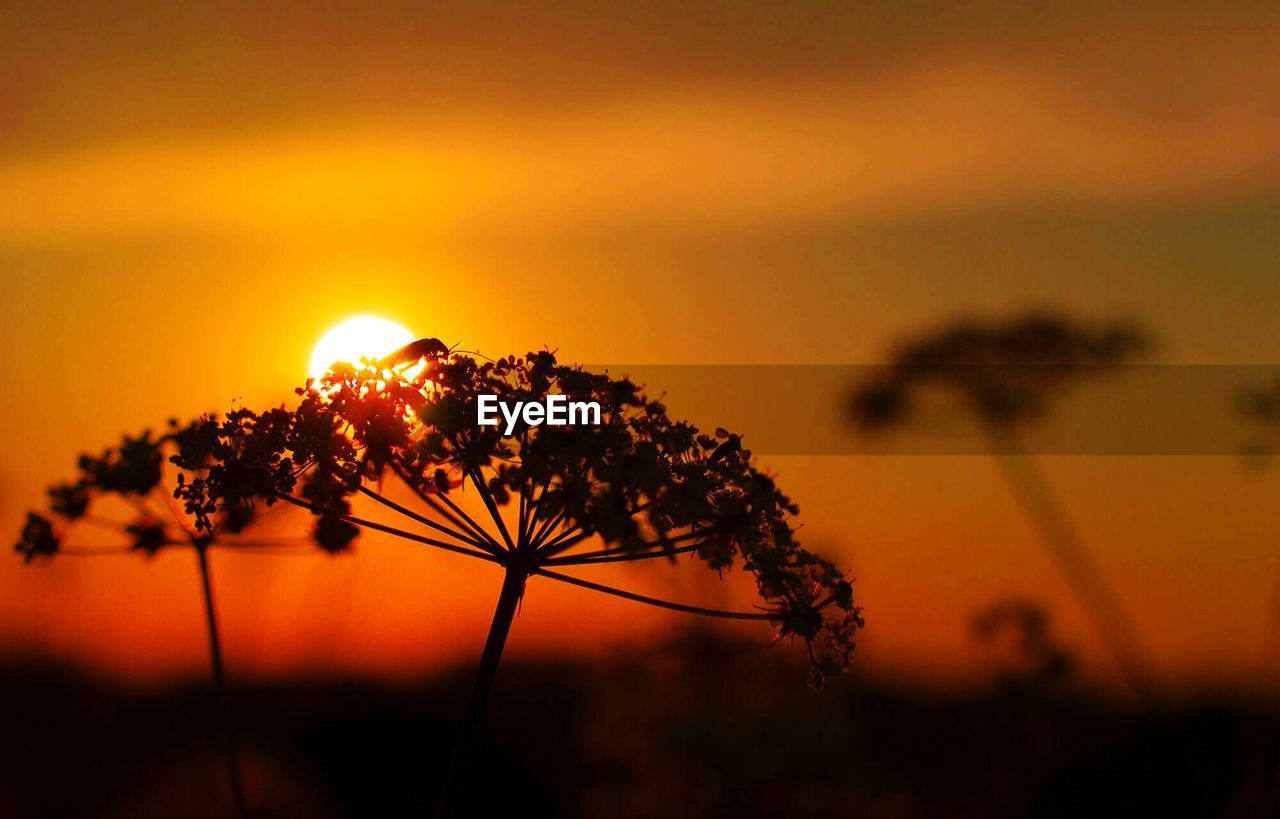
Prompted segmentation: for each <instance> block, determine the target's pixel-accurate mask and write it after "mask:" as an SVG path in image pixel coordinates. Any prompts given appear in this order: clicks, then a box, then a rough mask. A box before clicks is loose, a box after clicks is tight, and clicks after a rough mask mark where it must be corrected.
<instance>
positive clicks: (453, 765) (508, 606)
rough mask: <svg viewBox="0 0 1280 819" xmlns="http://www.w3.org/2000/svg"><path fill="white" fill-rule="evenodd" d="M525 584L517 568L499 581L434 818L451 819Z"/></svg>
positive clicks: (508, 570) (509, 571) (509, 570)
mask: <svg viewBox="0 0 1280 819" xmlns="http://www.w3.org/2000/svg"><path fill="white" fill-rule="evenodd" d="M524 581H525V576H524V572H522V571H521V570H519V569H513V568H508V569H507V573H506V576H505V577H504V578H503V581H502V591H501V593H500V594H499V595H498V606H497V608H496V609H494V612H493V623H492V624H491V625H490V626H489V637H488V639H486V640H485V643H484V653H483V654H482V655H481V656H480V667H479V668H478V669H477V670H476V681H475V685H474V686H473V687H472V689H471V701H470V702H468V703H467V713H466V715H465V716H464V717H463V719H462V726H461V727H460V728H459V729H458V739H457V742H456V743H455V744H454V746H453V756H452V757H451V758H450V759H449V770H448V773H446V774H445V781H444V788H443V789H442V790H441V792H440V802H439V804H438V806H437V808H436V816H437V819H451V817H452V816H453V815H454V813H455V811H456V810H457V808H458V799H459V798H460V796H461V793H462V790H463V785H464V784H465V781H466V777H467V773H468V771H469V769H470V767H471V759H472V757H473V756H474V755H475V750H476V745H477V744H478V742H479V739H480V726H481V724H482V722H483V717H484V708H485V703H486V702H487V701H488V699H489V692H490V691H491V690H492V689H493V681H494V679H495V678H496V677H497V676H498V663H499V661H500V660H501V659H502V649H503V648H504V647H505V646H506V644H507V634H508V633H510V631H511V621H512V620H513V619H515V615H516V609H517V608H519V606H520V597H521V595H523V594H524Z"/></svg>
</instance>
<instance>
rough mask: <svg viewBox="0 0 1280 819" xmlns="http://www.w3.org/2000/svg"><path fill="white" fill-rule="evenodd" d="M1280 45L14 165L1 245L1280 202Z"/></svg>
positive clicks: (358, 123) (977, 57) (913, 58)
mask: <svg viewBox="0 0 1280 819" xmlns="http://www.w3.org/2000/svg"><path fill="white" fill-rule="evenodd" d="M1274 41H1275V38H1274V32H1272V31H1257V32H1252V33H1250V32H1231V31H1223V32H1217V33H1212V32H1210V33H1205V34H1202V35H1194V36H1192V35H1184V36H1174V35H1150V34H1142V33H1138V34H1124V35H1117V36H1110V37H1104V36H1090V37H1084V38H1075V39H1063V40H1061V41H1054V42H1048V43H1022V44H1004V45H1002V46H1000V47H994V46H993V47H986V48H982V47H977V46H975V45H974V44H972V43H969V44H951V45H947V46H939V47H937V48H933V49H928V50H921V49H916V50H912V51H911V52H909V53H903V54H898V55H896V56H894V57H893V59H888V58H885V59H883V60H879V61H875V60H872V61H864V62H862V63H859V64H858V65H857V66H856V67H855V66H852V65H847V64H846V65H836V66H830V65H828V66H825V67H822V66H812V65H809V66H807V67H806V70H805V71H804V72H802V73H799V74H795V75H789V76H785V77H782V76H777V77H764V76H761V75H760V74H758V73H757V74H750V75H746V76H744V77H743V78H741V79H735V80H725V79H712V78H708V77H705V76H704V77H702V78H701V79H700V80H698V81H696V82H695V81H689V82H685V83H665V82H657V81H655V82H654V83H652V84H651V87H645V86H629V87H628V88H627V90H626V92H625V93H619V94H617V95H615V96H607V97H595V98H593V99H592V100H591V101H590V103H589V104H586V103H584V104H579V105H570V106H555V107H549V108H545V109H540V108H538V107H537V106H532V107H530V106H505V105H495V104H493V101H492V100H489V101H487V102H486V101H485V100H484V99H480V100H479V101H478V102H477V104H476V105H473V106H470V107H466V106H457V105H451V106H446V107H444V108H439V107H432V106H427V105H419V106H412V105H407V106H405V107H403V108H399V109H397V110H395V111H394V112H391V111H382V112H379V113H369V112H367V111H357V110H353V109H337V110H332V111H328V112H327V115H326V116H323V117H318V116H315V115H311V116H306V117H300V118H297V119H294V120H274V121H271V122H262V123H259V124H256V125H255V124H242V125H240V126H237V127H236V128H233V129H222V130H210V131H207V132H205V131H197V132H194V133H187V134H185V135H184V134H182V133H175V132H173V131H168V130H166V131H160V132H147V131H145V130H144V131H143V132H139V133H134V134H128V135H125V136H114V137H112V138H110V139H103V140H97V141H95V140H90V141H88V142H87V143H83V144H76V145H69V146H65V147H61V148H53V149H50V150H47V151H43V152H42V151H34V152H33V151H31V150H24V151H21V152H17V151H10V152H9V153H8V154H7V155H6V154H3V153H0V242H4V243H6V244H11V245H12V244H23V243H28V242H38V243H43V242H52V243H56V242H59V241H66V240H80V239H85V238H94V237H102V236H116V235H133V234H144V233H152V232H177V233H183V232H200V231H211V230H219V231H221V230H228V229H229V230H233V231H245V232H250V233H266V234H291V233H295V232H313V231H325V232H330V231H334V230H355V231H362V232H363V231H373V232H385V233H394V234H411V235H423V234H425V235H433V234H442V235H451V234H469V233H489V234H492V233H498V234H503V235H520V234H523V233H526V232H535V233H544V234H545V233H574V232H579V231H593V230H606V231H607V230H649V229H656V230H665V231H690V232H698V231H707V230H725V229H728V230H736V229H751V228H754V227H758V226H762V225H778V224H791V223H801V224H803V223H813V222H821V221H825V220H834V219H841V220H846V221H847V220H850V219H852V220H854V221H857V220H859V219H865V220H881V219H890V218H894V217H896V216H901V215H904V214H912V213H917V212H922V211H923V212H933V211H955V210H964V209H972V208H979V209H980V208H986V207H991V206H1002V205H1008V204H1010V203H1013V204H1016V203H1019V202H1027V201H1040V202H1043V201H1063V200H1068V201H1073V202H1085V203H1090V204H1094V205H1097V206H1103V207H1107V206H1116V205H1120V206H1127V205H1132V204H1135V203H1136V204H1143V203H1152V202H1154V203H1167V202H1174V203H1187V202H1200V201H1206V200H1210V201H1217V200H1230V199H1233V198H1243V197H1251V196H1256V195H1261V194H1265V193H1268V192H1271V191H1274V190H1276V189H1277V188H1280V107H1277V106H1276V105H1275V104H1274V100H1275V99H1278V98H1280V56H1277V52H1276V51H1275V49H1274V48H1273V45H1274Z"/></svg>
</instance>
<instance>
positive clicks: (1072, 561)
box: [990, 428, 1158, 705]
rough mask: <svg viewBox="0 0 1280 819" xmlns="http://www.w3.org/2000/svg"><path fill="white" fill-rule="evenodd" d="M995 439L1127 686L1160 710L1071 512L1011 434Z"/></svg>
mask: <svg viewBox="0 0 1280 819" xmlns="http://www.w3.org/2000/svg"><path fill="white" fill-rule="evenodd" d="M990 434H991V438H992V442H993V447H992V454H993V455H994V457H995V460H996V463H997V464H998V465H999V466H1000V471H1001V474H1002V475H1003V476H1004V478H1005V480H1006V481H1007V483H1008V484H1009V488H1010V489H1011V490H1012V491H1013V494H1014V496H1015V497H1016V498H1017V499H1018V501H1019V502H1020V503H1021V504H1022V507H1023V509H1025V510H1026V512H1027V515H1028V516H1029V517H1030V518H1031V523H1032V525H1033V526H1034V527H1035V528H1036V530H1037V532H1038V533H1039V535H1040V542H1041V543H1042V545H1043V546H1044V548H1045V551H1046V552H1047V553H1048V555H1049V559H1050V560H1052V561H1053V563H1054V565H1055V566H1056V567H1057V569H1058V571H1059V573H1060V574H1061V575H1062V577H1063V578H1064V579H1065V580H1066V582H1067V585H1068V587H1069V588H1070V589H1071V592H1072V593H1073V594H1074V595H1075V597H1076V600H1077V602H1079V604H1080V606H1081V608H1083V609H1084V611H1085V613H1086V614H1087V615H1088V616H1089V617H1090V619H1092V620H1093V624H1094V627H1095V628H1096V629H1097V630H1098V633H1099V635H1100V636H1101V637H1102V641H1103V643H1104V644H1105V645H1106V647H1107V650H1108V651H1109V652H1110V653H1111V655H1112V657H1114V658H1115V661H1116V664H1117V665H1118V666H1119V667H1120V671H1121V673H1122V674H1123V675H1124V678H1125V682H1126V683H1127V684H1128V685H1129V687H1130V689H1131V690H1132V691H1133V692H1134V694H1135V695H1136V696H1137V697H1138V698H1139V699H1140V700H1142V701H1143V702H1144V703H1146V704H1148V705H1155V704H1157V703H1158V696H1157V688H1156V685H1155V683H1154V682H1153V678H1152V676H1151V673H1150V670H1149V669H1150V664H1149V662H1148V661H1147V659H1146V652H1145V650H1144V648H1143V643H1142V640H1141V639H1140V638H1139V636H1138V631H1137V629H1136V628H1135V627H1134V625H1133V622H1132V621H1131V620H1130V619H1129V616H1128V614H1126V612H1125V610H1124V606H1123V605H1121V603H1120V596H1119V595H1118V594H1117V593H1116V592H1115V590H1114V589H1113V588H1112V587H1111V584H1110V583H1108V582H1107V579H1106V576H1105V575H1104V574H1103V572H1102V570H1101V569H1100V568H1099V567H1098V564H1097V562H1096V561H1095V560H1094V557H1093V555H1092V553H1091V552H1090V551H1089V548H1088V546H1086V545H1085V542H1084V539H1083V538H1082V537H1081V536H1080V533H1079V532H1078V531H1077V529H1076V527H1075V525H1074V524H1073V522H1072V521H1071V518H1070V516H1069V515H1068V514H1067V510H1066V508H1065V507H1064V506H1063V504H1062V503H1061V501H1059V500H1058V497H1057V495H1056V494H1055V493H1054V491H1053V488H1052V487H1051V486H1050V484H1049V482H1048V481H1047V480H1046V479H1045V477H1044V475H1043V474H1042V473H1041V472H1040V469H1039V468H1038V467H1037V465H1036V462H1035V460H1034V459H1033V458H1032V457H1031V455H1030V454H1028V453H1027V452H1025V451H1024V450H1023V448H1022V446H1021V444H1020V442H1019V441H1018V438H1017V436H1016V435H1015V434H1014V433H1013V432H1012V431H1011V430H1008V429H1003V428H992V429H990Z"/></svg>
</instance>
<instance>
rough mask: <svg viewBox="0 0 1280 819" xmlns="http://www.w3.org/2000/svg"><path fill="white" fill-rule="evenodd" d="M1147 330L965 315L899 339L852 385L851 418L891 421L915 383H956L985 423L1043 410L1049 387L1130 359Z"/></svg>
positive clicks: (1043, 316) (1047, 316) (866, 422)
mask: <svg viewBox="0 0 1280 819" xmlns="http://www.w3.org/2000/svg"><path fill="white" fill-rule="evenodd" d="M1148 344H1149V342H1148V340H1147V337H1146V336H1145V335H1144V334H1143V333H1142V332H1141V331H1140V330H1138V329H1137V328H1135V327H1132V326H1129V325H1125V324H1112V325H1106V326H1101V327H1090V326H1087V325H1083V324H1079V323H1076V322H1073V321H1071V320H1069V319H1067V318H1066V317H1064V316H1061V315H1058V314H1054V313H1048V312H1044V313H1032V314H1030V315H1027V316H1023V317H1020V318H1016V319H1013V320H1010V321H1007V322H983V321H977V320H966V321H960V322H957V323H956V324H954V325H951V326H950V327H946V328H943V329H942V330H940V331H938V332H935V333H931V334H928V335H925V336H923V337H921V338H919V339H917V340H915V341H911V342H908V343H907V344H904V345H903V346H901V347H900V348H898V350H897V351H896V352H895V353H894V354H893V355H892V356H891V358H890V361H889V364H888V366H887V369H886V371H885V372H884V373H883V374H882V375H880V376H879V377H877V378H876V379H874V380H872V381H871V382H870V383H867V384H862V385H859V387H858V389H857V391H856V392H855V393H854V395H853V398H852V400H851V404H850V409H851V412H852V415H853V418H854V420H855V421H856V422H857V423H858V424H859V425H860V426H862V427H864V428H867V429H875V428H879V427H884V426H888V425H891V424H894V423H897V422H899V421H900V420H902V418H903V417H904V416H905V415H906V414H907V413H908V412H909V411H910V409H911V406H912V399H913V395H914V392H915V391H916V389H917V388H919V387H923V386H930V385H931V386H938V387H949V388H952V389H954V390H956V391H957V392H958V393H959V394H960V395H961V396H962V397H963V398H964V399H965V400H966V401H967V402H968V403H969V404H970V406H972V407H973V409H974V410H975V411H976V412H977V413H978V415H979V416H980V417H981V418H982V419H983V420H984V421H987V422H989V423H993V424H997V425H1002V426H1004V425H1010V424H1014V423H1016V422H1018V421H1020V420H1023V419H1026V418H1033V417H1036V416H1038V415H1040V414H1041V413H1043V412H1044V410H1045V407H1046V402H1047V400H1048V399H1049V397H1050V395H1051V394H1052V393H1053V391H1055V390H1057V389H1059V388H1061V387H1062V386H1064V385H1065V384H1067V383H1068V382H1069V381H1071V380H1072V379H1075V378H1079V377H1080V376H1082V375H1086V374H1088V373H1090V372H1091V371H1095V370H1098V369H1101V368H1104V367H1109V366H1113V365H1116V364H1121V363H1123V362H1125V361H1128V360H1131V359H1132V358H1133V357H1134V356H1135V355H1137V354H1138V353H1140V352H1142V351H1143V350H1144V349H1146V347H1147V346H1148Z"/></svg>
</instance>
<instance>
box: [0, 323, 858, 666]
mask: <svg viewBox="0 0 1280 819" xmlns="http://www.w3.org/2000/svg"><path fill="white" fill-rule="evenodd" d="M426 342H431V343H426ZM297 392H298V395H299V402H298V404H297V406H296V407H295V408H294V409H293V410H287V409H284V408H276V409H270V410H267V411H265V412H262V413H255V412H253V411H250V410H248V409H238V410H236V411H234V412H232V413H229V414H228V415H226V416H224V417H218V418H215V417H207V418H204V419H201V420H200V421H197V422H195V423H193V424H191V425H188V426H186V427H182V428H180V429H177V428H176V429H175V430H174V431H173V432H171V433H170V434H169V435H168V436H166V437H165V439H164V442H165V444H166V446H167V447H168V448H170V449H171V450H172V452H171V454H170V455H169V457H168V460H169V462H170V463H171V464H172V466H173V467H176V469H177V471H178V474H177V476H176V479H175V483H174V486H173V487H172V497H173V499H175V501H176V502H177V503H178V504H180V507H181V509H180V512H181V516H182V520H184V521H187V522H189V524H190V527H191V529H192V531H193V532H194V535H195V537H197V538H205V537H215V536H217V535H218V534H219V533H220V532H221V531H222V530H224V529H226V528H227V527H228V525H229V524H228V522H229V521H240V520H249V519H252V517H253V516H254V515H255V514H257V513H258V512H259V510H260V509H261V508H262V507H264V506H272V505H274V504H277V503H279V502H284V503H287V504H290V505H292V506H298V507H303V508H305V509H307V510H309V511H310V512H311V513H312V514H313V515H314V525H313V526H312V529H311V537H312V539H313V541H314V542H315V543H316V544H317V545H318V546H319V547H320V548H322V549H325V550H328V551H331V552H332V551H339V550H343V549H346V548H348V547H349V546H350V545H351V543H352V542H353V540H354V539H355V538H356V537H357V536H358V534H359V533H360V532H361V531H362V530H364V529H373V530H376V531H380V532H385V533H388V534H392V535H394V536H399V537H404V538H406V539H409V540H413V541H415V542H418V543H421V544H424V545H427V546H433V547H436V548H441V549H445V550H448V551H452V552H455V553H461V554H466V555H469V556H471V557H474V558H478V559H481V560H486V561H490V562H493V563H496V564H498V565H500V566H502V567H504V568H505V569H506V570H507V572H508V574H512V573H514V574H516V575H518V576H519V577H520V579H521V582H523V580H524V579H526V578H530V577H543V578H548V579H551V580H554V581H558V582H564V583H570V584H574V585H578V586H582V587H586V588H590V589H594V590H597V591H601V592H604V593H608V594H615V595H618V596H622V597H626V598H629V599H632V600H636V601H639V602H643V603H650V604H653V605H659V606H663V607H666V608H671V609H676V610H682V611H688V612H692V613H699V614H708V615H714V616H724V617H733V618H737V619H756V620H766V621H771V622H772V623H773V624H774V625H775V627H776V629H777V634H776V638H775V642H776V641H777V640H781V639H784V638H785V639H790V640H795V639H800V640H802V641H803V643H804V644H805V645H806V647H807V650H808V655H809V658H810V660H811V667H812V674H811V679H812V681H813V682H814V683H815V684H820V683H821V682H822V681H824V680H825V679H826V678H827V677H829V676H830V675H832V674H835V673H839V672H840V671H843V670H844V669H845V668H846V667H847V666H848V663H849V661H850V655H851V653H852V651H853V647H854V637H855V634H856V632H857V630H858V629H859V628H861V627H862V625H863V621H862V617H861V613H860V609H859V608H858V607H857V606H856V605H855V604H854V596H853V587H852V585H851V583H850V582H849V580H848V579H846V578H845V576H844V575H843V573H842V572H841V571H840V570H839V569H837V568H836V566H835V565H834V564H832V563H831V562H830V561H829V560H826V559H825V558H822V557H819V556H818V555H815V554H812V553H810V552H808V551H806V550H805V549H803V548H801V546H800V545H799V543H798V542H797V540H796V537H795V524H794V516H795V515H796V513H797V508H796V506H795V504H794V503H793V502H792V501H791V500H790V499H789V498H787V496H786V495H784V494H783V493H782V491H781V490H780V489H779V488H778V487H777V485H776V484H775V483H774V481H773V479H772V478H771V477H770V476H769V475H767V474H765V473H764V472H762V471H760V470H759V469H758V468H757V467H756V466H755V464H754V462H753V459H752V455H751V453H750V451H748V450H747V449H745V448H744V447H743V446H742V441H741V438H740V437H739V436H737V435H733V434H730V433H728V432H726V431H725V430H722V429H717V430H715V432H714V433H713V434H706V433H702V432H700V431H699V430H698V429H697V428H696V427H694V426H693V425H691V424H689V423H686V422H683V421H677V420H673V419H671V418H670V417H669V416H668V414H667V411H666V408H665V407H664V406H663V405H662V404H661V403H659V402H657V401H652V400H649V399H648V398H646V397H645V396H644V395H643V393H642V392H641V390H640V389H639V388H638V387H637V386H636V385H635V384H633V383H631V382H630V381H628V380H627V379H625V378H621V379H620V378H613V377H611V376H609V375H605V374H597V373H590V372H586V371H584V370H583V369H581V368H580V367H575V366H567V365H563V364H560V363H558V362H557V360H556V357H555V355H554V354H553V353H551V352H547V351H542V352H534V353H529V354H527V355H525V356H521V357H517V356H508V357H505V358H500V359H497V360H488V359H484V358H482V357H480V356H478V355H469V354H462V353H454V352H450V351H449V350H448V349H447V348H446V347H445V346H444V345H443V344H440V343H439V342H436V341H435V340H434V339H424V340H423V342H416V343H415V344H413V345H410V346H409V347H406V348H405V349H404V350H401V351H399V352H398V353H396V354H393V355H392V356H390V357H388V358H387V359H384V360H382V361H380V362H365V364H364V365H362V366H352V365H338V366H336V367H335V368H334V369H333V370H331V371H330V372H329V374H328V375H327V376H326V377H325V378H323V379H321V380H320V381H319V382H315V381H308V382H307V384H306V386H304V387H302V388H300V389H299V390H298V391H297ZM553 394H560V395H564V396H565V397H566V398H567V399H568V400H569V401H585V402H596V403H598V404H599V405H600V407H601V417H600V423H599V424H576V425H567V426H552V425H530V424H527V423H525V422H524V421H523V420H517V421H516V423H515V424H514V425H513V426H512V427H511V428H507V427H506V425H499V426H480V425H478V424H477V423H476V419H477V412H476V408H477V403H478V400H479V397H480V396H482V395H491V396H496V398H497V400H498V401H499V402H503V403H506V404H508V405H514V404H515V403H516V402H537V403H543V402H544V401H545V399H546V397H547V396H549V395H553ZM155 446H157V445H156V444H152V445H151V447H152V448H147V447H142V448H138V451H134V450H133V449H128V450H127V451H126V447H121V448H120V449H119V450H118V451H116V452H114V453H112V454H111V456H110V457H109V458H105V460H104V461H103V462H102V463H98V462H95V463H94V468H93V469H89V470H86V475H88V476H89V477H88V478H87V479H86V480H85V482H84V483H83V484H82V485H83V486H84V487H85V488H88V489H97V488H99V487H102V486H104V485H106V486H110V487H111V489H110V490H109V491H116V492H132V491H135V490H137V489H144V490H145V489H149V488H151V487H152V486H154V485H155V483H156V482H157V481H158V480H159V478H158V474H159V461H158V458H157V456H156V455H155V454H154V451H153V448H154V447H155ZM393 480H394V481H399V482H403V484H405V485H406V486H407V487H408V488H409V489H410V490H411V492H412V494H413V495H414V496H415V497H416V499H417V501H418V502H420V503H421V505H422V508H421V509H420V510H416V509H410V508H408V507H406V506H404V505H401V504H400V503H397V502H396V501H394V500H392V499H391V498H389V497H387V496H386V495H384V494H383V493H382V491H381V490H382V488H383V486H384V484H385V483H386V482H388V481H393ZM77 486H81V484H78V485H77ZM77 491H78V490H76V489H73V490H69V494H66V495H65V496H64V495H63V494H62V493H63V490H59V492H60V494H59V495H58V496H57V498H56V501H57V503H58V505H59V506H60V507H62V508H70V509H72V510H75V509H76V508H77V506H78V505H79V503H80V497H79V496H78V495H77V494H76V492H77ZM463 492H472V493H474V494H475V495H477V496H478V497H479V499H480V501H482V502H483V505H484V508H485V509H486V511H487V513H488V522H487V523H486V524H484V525H482V524H481V523H480V522H479V521H477V520H476V519H475V518H474V517H472V515H471V514H469V513H468V512H467V511H466V509H464V504H461V503H459V502H458V501H459V493H463ZM357 496H363V497H366V498H369V499H372V500H373V501H375V502H377V503H380V504H381V505H382V506H383V507H386V508H390V509H392V510H394V511H396V512H397V513H399V514H400V515H401V516H402V517H403V518H406V519H408V520H410V521H412V522H414V523H415V524H417V525H419V526H425V527H427V528H428V529H429V530H430V534H429V535H427V534H420V533H418V532H410V531H405V530H403V529H400V528H397V527H392V526H388V525H385V524H382V523H379V522H376V521H373V520H369V519H366V518H362V517H357V516H356V515H355V513H354V510H353V505H352V501H353V500H354V499H355V498H356V497H357ZM480 517H481V518H483V517H484V516H480ZM46 523H47V519H46V518H43V517H38V516H33V518H32V520H31V522H29V523H28V526H27V530H25V531H24V535H23V539H22V542H21V543H19V545H18V549H19V551H20V552H22V553H23V554H24V555H25V556H27V557H28V558H30V557H34V556H36V555H42V554H49V553H51V552H53V551H56V549H57V545H56V543H57V537H56V535H55V534H54V533H53V532H52V531H51V527H48V526H46ZM419 531H421V530H419ZM148 542H151V541H148ZM51 544H52V545H51ZM139 548H142V547H141V546H140V547H139ZM682 556H683V557H688V558H691V559H696V560H700V561H701V562H703V563H704V564H705V565H706V566H707V567H709V568H710V569H712V570H715V571H723V570H726V569H729V568H731V567H734V566H740V567H741V568H743V569H745V570H746V571H748V572H750V573H751V574H752V575H753V576H754V579H755V584H756V588H757V590H758V592H759V595H760V597H761V599H762V606H761V607H760V610H758V611H755V612H722V611H715V610H709V609H702V608H699V607H695V606H685V605H682V604H678V603H672V602H668V601H661V600H656V599H654V598H649V597H645V596H643V595H637V594H633V593H630V592H626V591H623V590H620V589H615V588H612V587H609V586H604V585H602V584H599V583H595V582H593V581H588V580H585V579H583V578H580V577H577V576H574V575H572V574H563V573H561V572H560V571H558V569H560V568H564V567H578V568H587V567H591V566H594V565H597V564H602V563H612V562H619V561H630V560H646V559H650V558H666V559H668V560H671V561H675V560H676V559H678V558H680V557H682Z"/></svg>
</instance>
